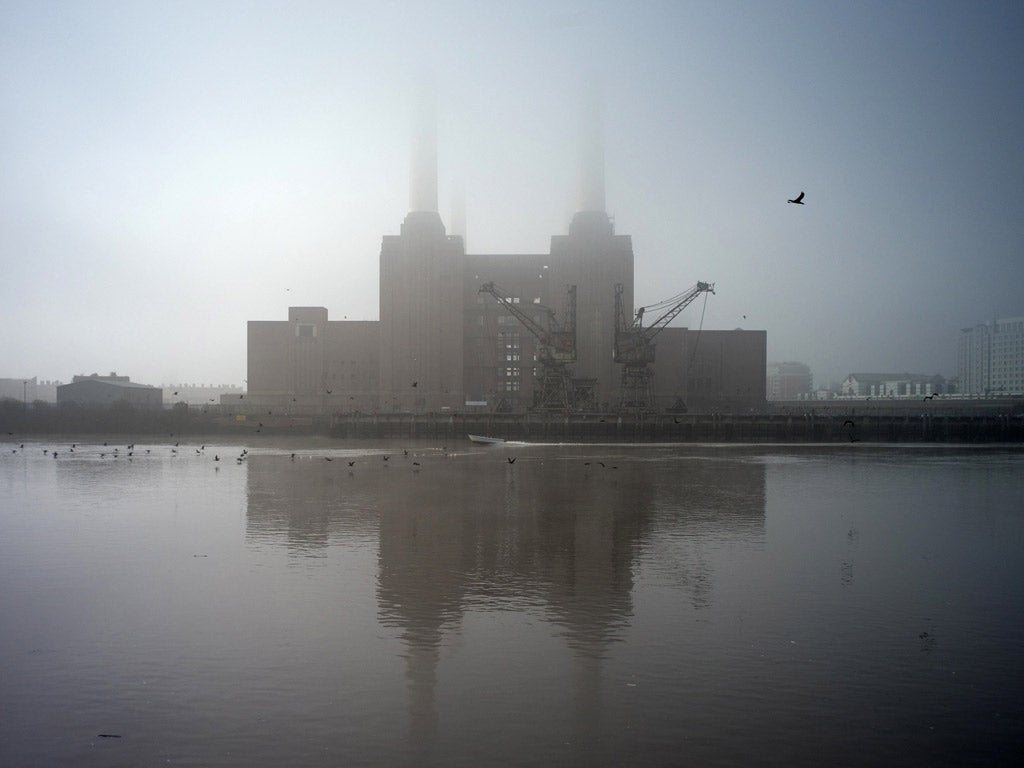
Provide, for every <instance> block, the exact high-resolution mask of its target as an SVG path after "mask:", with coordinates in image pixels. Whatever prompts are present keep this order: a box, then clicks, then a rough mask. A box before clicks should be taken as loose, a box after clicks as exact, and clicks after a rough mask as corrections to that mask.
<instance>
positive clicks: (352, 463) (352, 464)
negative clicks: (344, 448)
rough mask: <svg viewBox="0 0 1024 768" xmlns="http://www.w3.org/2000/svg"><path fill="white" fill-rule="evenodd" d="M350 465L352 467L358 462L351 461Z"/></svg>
mask: <svg viewBox="0 0 1024 768" xmlns="http://www.w3.org/2000/svg"><path fill="white" fill-rule="evenodd" d="M348 465H349V466H350V467H354V466H355V465H356V463H355V461H350V462H349V463H348Z"/></svg>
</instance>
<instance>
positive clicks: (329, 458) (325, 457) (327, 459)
mask: <svg viewBox="0 0 1024 768" xmlns="http://www.w3.org/2000/svg"><path fill="white" fill-rule="evenodd" d="M324 459H325V460H326V461H334V459H332V458H331V457H330V456H324Z"/></svg>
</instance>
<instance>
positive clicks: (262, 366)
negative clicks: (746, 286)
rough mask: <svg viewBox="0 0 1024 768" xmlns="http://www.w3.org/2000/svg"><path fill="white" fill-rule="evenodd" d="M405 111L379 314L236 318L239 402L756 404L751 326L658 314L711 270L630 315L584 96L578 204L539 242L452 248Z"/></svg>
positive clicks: (432, 142)
mask: <svg viewBox="0 0 1024 768" xmlns="http://www.w3.org/2000/svg"><path fill="white" fill-rule="evenodd" d="M419 122H420V129H419V131H418V132H417V135H416V137H415V141H414V149H413V152H412V159H411V182H410V195H409V213H408V215H407V216H406V217H405V220H404V221H403V222H402V225H401V229H400V232H399V234H397V235H385V236H384V238H383V241H382V244H381V252H380V319H379V320H378V321H347V320H343V321H337V320H329V319H328V312H327V309H325V308H323V307H290V308H289V310H288V319H287V320H279V321H262V320H252V321H249V323H248V338H247V342H248V393H247V396H246V397H247V403H246V407H248V408H252V409H257V408H264V407H266V408H268V409H271V410H273V409H274V408H277V409H278V411H277V412H279V413H281V412H288V413H293V414H323V413H344V412H355V411H358V412H364V413H369V412H384V413H444V412H453V411H481V410H483V411H500V412H510V413H517V412H525V411H528V410H535V409H542V410H552V411H558V410H564V411H577V412H614V411H617V410H633V411H662V412H664V411H666V410H675V411H684V410H687V409H697V410H713V409H720V410H749V409H751V408H759V407H761V406H763V405H764V403H765V367H766V333H765V332H764V331H744V330H733V331H715V330H703V329H697V330H694V329H687V328H670V327H666V326H667V323H668V321H669V320H671V319H672V318H674V317H675V316H676V315H677V314H678V313H679V311H681V309H682V308H683V307H685V306H686V304H689V302H690V301H693V300H694V299H695V298H697V294H699V293H703V294H704V298H705V299H706V298H707V295H708V294H709V293H711V292H712V290H713V286H712V285H711V284H710V283H703V282H700V281H698V280H697V278H698V277H700V278H706V279H708V280H711V281H713V279H714V276H713V275H707V276H705V275H694V282H697V284H698V286H704V287H703V288H701V289H700V290H698V291H696V292H691V293H692V295H689V294H686V293H684V294H678V296H679V301H678V302H676V304H673V303H672V301H671V300H669V302H668V304H667V306H664V307H662V308H661V309H662V315H661V316H660V317H659V318H658V321H655V323H654V324H653V325H648V327H647V328H643V325H642V322H643V310H642V309H640V310H637V311H634V297H633V270H634V255H633V245H632V240H631V238H630V237H629V236H628V235H619V234H616V233H615V230H614V225H613V223H612V220H611V218H610V217H609V215H608V214H607V212H606V211H605V188H604V159H603V153H604V148H603V138H602V134H603V131H602V129H601V123H600V118H599V115H598V114H597V110H596V109H595V108H593V107H591V108H590V109H588V110H587V111H585V112H584V121H583V124H584V130H583V131H582V136H583V138H582V151H581V153H580V155H581V162H580V184H579V203H578V210H577V212H576V213H575V215H574V216H573V217H572V221H571V222H570V224H569V228H568V233H567V234H562V235H554V236H552V238H551V248H550V252H549V253H545V254H487V255H485V254H469V253H466V249H465V244H464V242H463V239H462V237H460V236H453V235H449V234H448V233H447V231H446V229H445V226H444V223H443V222H442V220H441V216H440V215H439V213H438V211H437V139H436V127H435V121H434V118H433V115H432V114H431V110H430V108H429V107H425V108H424V109H423V113H422V114H421V117H420V120H419ZM683 288H685V287H684V286H678V287H676V291H673V292H675V293H677V292H678V291H679V290H682V289H683ZM683 297H685V299H684V298H683ZM684 301H685V303H683V302H684ZM662 304H665V302H662ZM666 316H669V317H668V320H664V318H665V317H666ZM627 318H628V319H627ZM659 321H663V322H662V324H661V325H658V322H659ZM655 335H656V336H657V345H656V346H655V341H654V337H655ZM630 344H634V345H635V344H642V346H643V349H642V354H641V355H639V356H638V355H637V354H636V351H635V350H634V353H633V354H632V355H631V354H630V353H629V352H627V350H626V347H627V346H628V345H630Z"/></svg>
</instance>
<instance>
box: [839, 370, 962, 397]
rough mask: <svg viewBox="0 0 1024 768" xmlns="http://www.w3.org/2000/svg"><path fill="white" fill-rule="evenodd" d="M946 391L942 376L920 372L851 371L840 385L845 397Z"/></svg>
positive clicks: (917, 394)
mask: <svg viewBox="0 0 1024 768" xmlns="http://www.w3.org/2000/svg"><path fill="white" fill-rule="evenodd" d="M946 392H947V389H946V380H945V379H944V378H943V377H942V376H926V375H924V374H920V373H851V374H850V375H849V376H847V377H846V378H845V379H844V380H843V383H842V385H841V387H840V393H841V395H842V396H843V397H865V398H866V397H885V398H921V397H927V396H929V395H941V394H946Z"/></svg>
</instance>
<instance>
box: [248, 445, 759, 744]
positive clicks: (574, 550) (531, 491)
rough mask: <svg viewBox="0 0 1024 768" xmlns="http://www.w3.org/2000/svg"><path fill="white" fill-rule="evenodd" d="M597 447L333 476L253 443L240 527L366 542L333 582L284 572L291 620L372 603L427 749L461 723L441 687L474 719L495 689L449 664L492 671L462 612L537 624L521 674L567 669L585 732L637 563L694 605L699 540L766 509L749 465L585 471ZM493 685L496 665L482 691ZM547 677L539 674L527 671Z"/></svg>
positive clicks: (292, 539)
mask: <svg viewBox="0 0 1024 768" xmlns="http://www.w3.org/2000/svg"><path fill="white" fill-rule="evenodd" d="M523 458H524V459H528V458H529V457H528V456H524V457H523ZM593 458H594V459H595V461H594V462H592V464H593V468H594V469H593V474H590V475H584V476H583V478H584V479H583V480H582V481H581V475H580V474H579V471H580V469H581V468H580V466H579V465H578V464H577V463H576V462H572V464H573V471H569V469H568V467H569V464H568V463H565V462H559V461H544V462H541V461H533V462H530V461H528V460H524V461H520V462H517V463H516V464H515V466H514V467H512V466H511V465H508V464H507V463H506V462H505V461H504V460H503V458H502V457H501V456H494V455H493V454H483V455H480V456H478V457H476V458H473V457H470V456H463V457H460V458H457V459H455V458H442V457H437V459H436V460H435V461H430V460H429V459H426V458H422V457H421V458H420V459H419V460H420V461H421V464H422V471H421V472H420V473H419V474H417V475H411V474H407V473H401V472H400V471H399V470H398V468H397V467H396V466H395V462H396V461H397V462H401V461H403V460H404V457H401V456H393V457H392V459H391V461H390V462H388V465H390V466H389V468H387V469H385V466H384V462H380V461H377V462H373V463H372V465H367V466H364V463H363V462H362V461H361V460H360V462H359V463H358V464H357V471H356V473H355V475H354V476H352V477H349V476H348V475H347V474H343V475H339V473H338V469H337V463H338V462H334V463H332V464H328V463H326V462H323V461H310V460H299V461H291V460H289V459H288V458H287V456H286V455H277V456H271V455H262V456H253V457H252V458H251V459H250V460H249V461H248V464H247V481H246V482H247V499H248V508H247V514H246V534H247V538H248V539H249V540H250V541H252V542H259V544H260V545H261V546H263V547H267V546H276V547H280V548H281V549H282V550H283V551H285V552H286V553H287V554H288V556H289V557H292V558H296V557H302V558H305V557H309V556H315V557H316V558H318V559H320V560H322V559H323V558H325V557H327V558H328V559H329V558H330V554H329V553H331V552H334V553H344V552H347V551H349V549H350V548H351V549H352V550H355V551H362V552H366V551H367V549H368V548H369V550H370V554H369V557H368V558H367V560H368V562H369V563H370V564H371V565H370V567H369V568H367V569H366V570H365V571H363V570H361V569H348V570H346V574H348V576H347V579H348V580H347V581H346V583H345V585H344V587H343V588H342V587H340V586H339V585H337V584H333V583H330V584H329V583H327V582H325V583H323V584H319V585H314V588H313V589H309V586H310V585H309V583H308V582H307V581H306V580H300V581H299V582H297V583H295V585H294V587H295V589H299V590H302V594H301V599H299V600H296V604H297V605H301V606H305V608H304V610H306V611H308V616H302V615H300V616H299V619H300V621H309V622H310V623H311V624H313V625H317V626H320V622H321V619H322V616H323V615H324V614H327V613H331V612H335V613H336V612H338V611H339V610H342V609H344V608H345V607H347V606H350V605H352V604H358V605H359V606H363V607H366V608H368V613H369V614H370V615H371V616H372V612H373V611H374V609H375V610H376V621H377V622H378V623H379V624H380V625H381V626H382V627H384V628H387V630H385V631H384V632H383V633H378V635H380V634H383V635H389V634H390V635H391V636H393V637H394V638H396V639H397V641H398V642H399V643H400V646H401V650H400V651H397V658H396V659H395V661H396V663H400V664H403V665H404V677H405V681H404V683H405V686H404V687H405V693H404V695H405V697H406V698H405V701H406V704H407V707H408V730H407V734H406V736H407V739H408V744H409V747H410V750H411V752H412V753H414V754H417V755H428V756H429V755H430V754H431V752H432V751H433V750H435V749H436V748H438V747H439V746H440V745H441V744H443V743H445V742H446V740H447V736H448V734H450V733H451V732H452V731H453V730H454V729H459V728H463V727H465V724H464V721H463V720H461V719H457V718H455V717H454V712H453V709H452V702H453V701H463V699H465V700H466V701H470V702H472V705H473V706H476V708H477V709H480V710H481V713H480V716H481V718H482V719H486V718H487V717H493V716H494V713H493V712H488V711H486V709H487V705H488V704H489V703H490V704H493V699H489V698H488V697H487V696H481V693H480V687H481V680H480V678H479V676H474V675H473V673H472V672H471V671H467V670H466V669H465V667H464V664H463V662H464V661H466V660H467V658H470V657H472V658H475V659H477V660H478V661H479V660H480V659H483V664H485V665H487V664H493V665H494V667H495V668H496V670H495V669H494V668H491V667H488V669H489V670H490V671H494V672H495V673H496V675H500V671H501V670H502V669H504V667H503V666H502V665H501V662H500V660H499V661H492V660H491V656H492V655H497V656H501V655H502V654H504V652H505V651H506V650H507V648H505V647H504V646H503V647H502V649H501V651H500V652H497V651H496V649H495V648H494V647H492V646H491V645H489V643H491V642H500V641H501V635H500V634H499V635H498V636H497V637H495V636H487V635H485V636H483V637H481V636H480V635H479V634H473V633H472V632H469V631H467V630H466V626H467V624H469V623H470V622H475V623H476V626H477V627H479V626H480V623H479V622H480V621H481V617H485V618H486V617H489V618H495V617H505V618H504V619H499V621H506V620H507V621H506V623H505V626H506V627H507V626H508V623H507V622H508V621H511V622H513V624H514V623H515V622H525V623H528V624H530V625H532V626H535V627H539V628H538V630H537V632H538V635H540V636H543V641H542V642H543V645H542V646H539V647H542V648H544V649H548V650H547V651H545V652H546V653H550V654H551V655H550V656H549V657H546V658H537V659H536V660H534V659H533V658H532V657H531V658H528V659H527V661H526V662H525V664H526V665H527V666H526V667H525V674H527V675H529V674H531V673H536V674H537V675H541V676H543V675H546V674H548V673H549V672H550V671H551V670H552V669H556V670H565V676H566V679H565V684H566V690H565V691H564V699H565V702H564V704H565V706H566V707H567V709H566V712H567V713H570V714H569V715H568V716H567V717H566V720H565V723H564V727H565V728H568V729H572V731H573V732H574V737H575V738H577V739H580V741H579V742H578V743H584V742H585V739H584V737H586V736H587V735H593V734H596V733H600V732H601V728H602V726H603V725H605V723H603V719H604V718H607V717H608V713H607V711H606V705H607V701H608V690H607V684H606V681H605V680H604V676H605V675H606V666H607V665H606V663H605V659H606V658H607V657H608V656H609V652H610V650H611V649H612V647H613V646H614V645H615V644H616V643H617V642H618V641H619V640H620V639H621V638H623V637H624V636H625V635H627V634H628V633H630V632H633V631H643V630H642V626H643V623H642V622H641V623H639V624H634V621H633V614H634V611H635V610H637V609H636V605H637V604H643V603H644V602H645V600H637V599H636V595H635V593H636V592H637V591H638V590H641V589H644V586H643V585H644V584H647V586H648V587H649V586H650V583H651V582H650V578H647V579H640V578H638V577H637V574H638V573H639V572H641V571H643V569H645V568H648V567H654V568H656V569H657V571H656V574H655V576H656V578H655V581H659V580H660V581H662V582H667V583H669V584H671V585H672V587H673V588H674V589H675V590H676V591H677V593H678V594H680V595H685V596H687V597H688V598H689V603H690V605H691V608H692V609H694V610H703V609H705V608H707V607H709V606H711V605H712V604H713V602H714V600H715V597H716V565H717V564H718V562H717V558H718V556H717V555H716V554H715V552H719V551H721V550H722V548H721V547H719V546H714V547H708V546H707V543H708V542H709V541H710V542H715V544H716V545H717V544H721V543H722V542H723V541H731V542H734V543H736V544H738V545H741V547H740V548H741V549H742V545H744V544H746V545H751V544H753V545H755V546H756V545H758V543H759V542H761V541H762V540H763V536H764V514H765V466H764V464H763V463H760V462H745V461H719V462H714V461H696V462H695V461H686V460H685V458H683V459H679V458H678V457H677V458H676V459H672V458H668V459H663V460H655V461H650V460H647V459H650V458H651V455H648V457H646V459H641V460H638V461H635V462H634V461H630V462H629V463H628V464H626V465H622V466H619V468H618V470H616V471H615V474H614V480H613V479H612V475H611V474H609V473H610V472H611V470H610V468H609V470H607V473H605V474H600V475H599V474H598V473H597V470H596V466H597V464H596V459H598V458H599V457H598V456H596V455H595V456H593ZM606 458H607V457H606ZM409 461H411V459H409ZM587 471H588V472H589V471H590V470H587ZM385 477H386V481H385ZM340 488H344V489H345V490H344V492H343V493H341V492H339V489H340ZM693 488H700V489H701V493H700V494H694V493H692V489H693ZM726 549H735V548H729V547H727V548H726ZM733 556H735V552H734V554H733ZM722 557H726V561H727V562H728V557H729V556H728V555H722ZM372 563H376V570H374V569H373V567H372ZM652 563H653V565H652ZM321 570H322V569H321ZM325 574H326V572H325ZM650 575H651V574H650V573H648V574H647V576H648V577H649V576H650ZM324 578H328V577H327V576H326V575H325V577H324ZM318 587H319V588H318ZM287 588H288V587H287V585H286V584H282V586H281V589H282V590H286V589H287ZM649 596H650V595H647V596H646V597H649ZM374 600H375V604H374ZM646 602H647V603H648V604H649V601H646ZM681 602H683V603H685V602H686V601H681ZM680 609H681V608H680ZM296 610H299V609H298V608H297V609H296ZM364 615H365V614H364ZM369 621H371V622H372V621H373V619H372V618H369ZM484 623H485V624H487V622H486V620H485V622H484ZM489 626H493V625H489ZM371 634H372V633H371ZM552 637H557V638H558V642H555V643H552V642H550V638H552ZM534 639H536V638H534ZM324 642H326V643H334V642H337V643H341V642H344V638H343V637H338V638H332V637H326V638H324ZM391 642H392V641H391V640H390V639H388V638H384V639H382V640H381V648H380V649H379V652H380V653H384V654H388V653H395V650H394V649H393V648H391ZM388 648H391V650H387V649H388ZM520 655H522V654H520ZM399 659H400V661H399ZM390 662H391V659H390V658H388V659H387V663H390ZM478 669H479V667H478ZM504 682H505V681H504V680H502V679H501V678H500V676H499V677H496V678H495V680H494V681H491V680H488V682H487V683H486V684H485V687H486V688H488V690H491V689H497V687H498V686H501V685H502V684H503V683H504ZM549 684H550V680H549V679H547V678H546V677H545V678H544V680H543V683H538V684H537V685H549ZM537 685H535V684H533V682H532V680H531V679H530V678H526V679H524V680H520V681H517V684H515V685H508V686H507V689H508V690H507V691H506V690H505V689H504V688H502V691H501V698H502V699H503V700H504V699H505V698H507V697H514V696H520V697H522V701H521V702H520V704H521V705H522V707H525V708H529V707H530V705H532V704H533V703H535V698H536V695H537V690H538V687H537ZM545 690H547V689H546V688H545ZM474 697H475V698H474ZM461 706H463V707H465V706H466V704H465V703H464V702H463V703H462V705H461ZM456 711H457V710H456ZM420 764H433V762H432V761H431V760H429V759H425V760H423V761H422V762H421V763H420Z"/></svg>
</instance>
